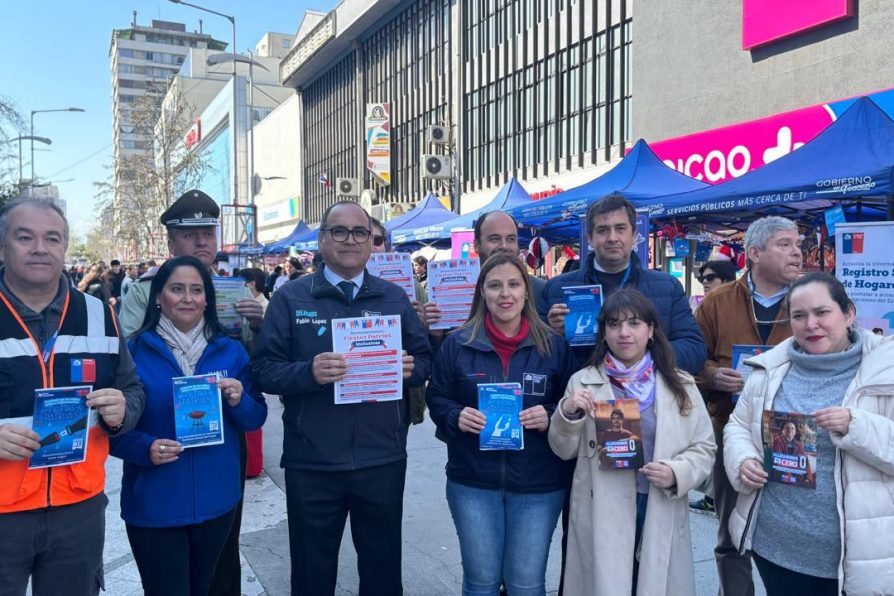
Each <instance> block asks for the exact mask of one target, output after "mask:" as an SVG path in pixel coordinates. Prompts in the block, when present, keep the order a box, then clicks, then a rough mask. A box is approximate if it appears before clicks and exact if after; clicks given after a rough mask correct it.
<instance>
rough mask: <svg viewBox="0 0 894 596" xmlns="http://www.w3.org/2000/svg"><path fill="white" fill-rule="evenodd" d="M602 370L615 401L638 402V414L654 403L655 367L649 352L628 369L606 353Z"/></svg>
mask: <svg viewBox="0 0 894 596" xmlns="http://www.w3.org/2000/svg"><path fill="white" fill-rule="evenodd" d="M602 368H603V369H604V370H605V374H607V375H608V378H609V382H610V383H611V387H612V393H614V396H615V399H635V400H638V401H639V411H640V412H642V411H643V410H647V409H649V406H651V405H652V402H654V401H655V366H654V365H653V364H652V355H651V354H650V353H649V352H646V355H645V356H643V359H642V360H640V361H639V362H637V363H636V364H634V365H633V366H631V367H630V368H627V367H626V366H624V365H623V364H622V363H620V362H618V361H617V360H615V359H614V357H612V355H611V354H610V353H608V352H606V354H605V360H603V362H602Z"/></svg>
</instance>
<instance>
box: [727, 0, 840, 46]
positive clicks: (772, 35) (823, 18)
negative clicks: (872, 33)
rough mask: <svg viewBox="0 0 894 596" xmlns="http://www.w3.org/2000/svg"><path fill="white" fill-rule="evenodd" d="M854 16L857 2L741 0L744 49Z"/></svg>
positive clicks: (837, 0)
mask: <svg viewBox="0 0 894 596" xmlns="http://www.w3.org/2000/svg"><path fill="white" fill-rule="evenodd" d="M853 16H854V0H742V49H743V50H748V49H751V48H755V47H757V46H761V45H764V44H767V43H770V42H771V41H776V40H778V39H784V38H786V37H791V36H793V35H797V34H798V33H803V32H804V31H809V30H810V29H816V28H817V27H821V26H823V25H828V24H830V23H834V22H836V21H840V20H842V19H848V18H851V17H853Z"/></svg>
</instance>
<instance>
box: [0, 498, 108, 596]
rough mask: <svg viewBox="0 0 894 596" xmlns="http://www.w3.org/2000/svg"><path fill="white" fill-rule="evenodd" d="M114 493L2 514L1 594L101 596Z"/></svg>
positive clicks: (0, 549)
mask: <svg viewBox="0 0 894 596" xmlns="http://www.w3.org/2000/svg"><path fill="white" fill-rule="evenodd" d="M108 502H109V501H108V499H107V498H106V496H105V494H103V493H100V494H98V495H96V496H95V497H91V498H89V499H87V500H86V501H81V502H80V503H75V504H73V505H64V506H62V507H50V508H47V509H35V510H32V511H20V512H16V513H3V514H0V596H24V594H25V588H26V586H27V585H28V578H29V577H30V578H31V589H32V594H33V595H34V596H58V595H59V594H66V595H70V596H96V594H99V589H100V588H101V587H104V585H103V574H102V549H103V544H104V542H105V531H106V517H105V514H106V505H107V504H108Z"/></svg>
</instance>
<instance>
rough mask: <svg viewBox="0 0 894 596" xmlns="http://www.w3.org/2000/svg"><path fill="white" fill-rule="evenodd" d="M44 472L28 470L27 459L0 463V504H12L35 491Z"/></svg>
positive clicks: (41, 481) (38, 487)
mask: <svg viewBox="0 0 894 596" xmlns="http://www.w3.org/2000/svg"><path fill="white" fill-rule="evenodd" d="M46 473H47V472H46V470H29V469H28V460H27V459H26V460H24V461H17V462H12V461H4V462H2V463H0V506H6V505H13V504H15V503H18V502H19V501H21V500H23V499H26V498H27V497H30V496H31V495H33V494H34V493H36V492H37V491H38V490H40V486H41V484H42V483H43V478H44V476H45V475H46Z"/></svg>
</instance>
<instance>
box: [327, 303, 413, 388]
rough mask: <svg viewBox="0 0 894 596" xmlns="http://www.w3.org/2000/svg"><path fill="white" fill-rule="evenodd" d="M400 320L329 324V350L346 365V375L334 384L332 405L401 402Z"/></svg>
mask: <svg viewBox="0 0 894 596" xmlns="http://www.w3.org/2000/svg"><path fill="white" fill-rule="evenodd" d="M401 343H402V342H401V328H400V316H398V315H388V316H380V317H375V316H373V317H357V318H353V319H333V320H332V348H333V351H334V352H336V353H338V354H341V355H342V356H344V357H345V359H347V361H348V375H347V376H346V377H345V378H344V379H343V380H341V381H339V382H337V383H335V403H336V404H337V405H338V404H356V403H362V402H376V401H393V400H397V399H402V398H403V389H404V387H403V354H402V350H403V347H402V345H401Z"/></svg>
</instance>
